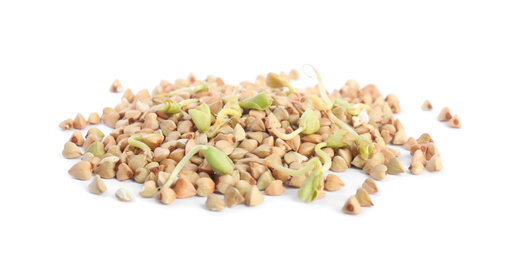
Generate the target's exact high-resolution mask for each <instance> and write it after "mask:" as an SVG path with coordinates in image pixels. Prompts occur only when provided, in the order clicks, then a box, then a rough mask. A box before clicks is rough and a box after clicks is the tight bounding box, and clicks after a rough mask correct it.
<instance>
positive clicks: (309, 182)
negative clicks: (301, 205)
mask: <svg viewBox="0 0 514 260" xmlns="http://www.w3.org/2000/svg"><path fill="white" fill-rule="evenodd" d="M323 180H324V178H323V173H322V171H321V170H320V169H318V168H317V169H315V170H314V171H313V172H311V174H310V175H309V177H307V179H306V180H305V182H304V183H303V184H302V187H300V189H299V190H298V197H299V198H300V199H301V200H302V201H304V202H307V203H308V202H311V201H313V200H315V199H316V198H317V197H318V195H319V193H320V192H321V191H322V190H323V184H324V181H323Z"/></svg>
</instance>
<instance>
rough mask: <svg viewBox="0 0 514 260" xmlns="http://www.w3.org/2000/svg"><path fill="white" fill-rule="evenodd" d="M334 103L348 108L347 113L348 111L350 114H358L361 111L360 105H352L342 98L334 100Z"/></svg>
mask: <svg viewBox="0 0 514 260" xmlns="http://www.w3.org/2000/svg"><path fill="white" fill-rule="evenodd" d="M334 105H336V106H340V107H343V108H344V109H346V113H348V114H349V115H352V116H356V115H358V114H359V113H360V112H361V110H360V108H359V107H357V106H352V105H350V103H348V102H346V101H345V100H342V99H336V100H335V101H334Z"/></svg>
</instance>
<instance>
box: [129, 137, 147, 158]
mask: <svg viewBox="0 0 514 260" xmlns="http://www.w3.org/2000/svg"><path fill="white" fill-rule="evenodd" d="M128 143H129V144H130V145H132V146H134V147H136V148H139V149H141V150H143V152H145V154H148V153H151V152H152V149H150V147H149V146H148V145H147V144H145V143H143V142H142V141H141V136H140V135H133V136H131V137H130V138H129V139H128Z"/></svg>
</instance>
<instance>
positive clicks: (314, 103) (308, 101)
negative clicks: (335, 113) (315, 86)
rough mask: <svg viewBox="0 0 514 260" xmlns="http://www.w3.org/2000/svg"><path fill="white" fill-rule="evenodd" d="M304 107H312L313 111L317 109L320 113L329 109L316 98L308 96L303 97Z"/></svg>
mask: <svg viewBox="0 0 514 260" xmlns="http://www.w3.org/2000/svg"><path fill="white" fill-rule="evenodd" d="M305 105H307V106H310V107H312V108H313V109H317V110H320V111H325V110H328V109H330V107H328V106H327V104H325V102H323V101H322V100H321V99H319V97H318V96H315V95H309V96H306V97H305Z"/></svg>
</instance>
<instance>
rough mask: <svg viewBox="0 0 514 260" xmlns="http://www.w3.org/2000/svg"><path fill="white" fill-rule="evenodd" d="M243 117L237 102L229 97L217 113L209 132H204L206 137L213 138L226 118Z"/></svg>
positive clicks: (232, 97) (234, 98) (233, 97)
mask: <svg viewBox="0 0 514 260" xmlns="http://www.w3.org/2000/svg"><path fill="white" fill-rule="evenodd" d="M242 115H243V112H242V111H241V107H239V102H238V100H237V98H236V97H235V96H231V98H230V99H227V103H226V104H225V106H224V107H223V109H221V111H220V112H219V113H218V115H217V117H216V122H214V124H213V125H212V126H211V127H210V128H209V130H208V131H207V132H206V134H207V137H209V138H213V137H215V136H216V134H217V133H218V130H219V128H220V127H221V125H222V123H223V122H224V120H225V117H227V116H235V117H241V116H242Z"/></svg>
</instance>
